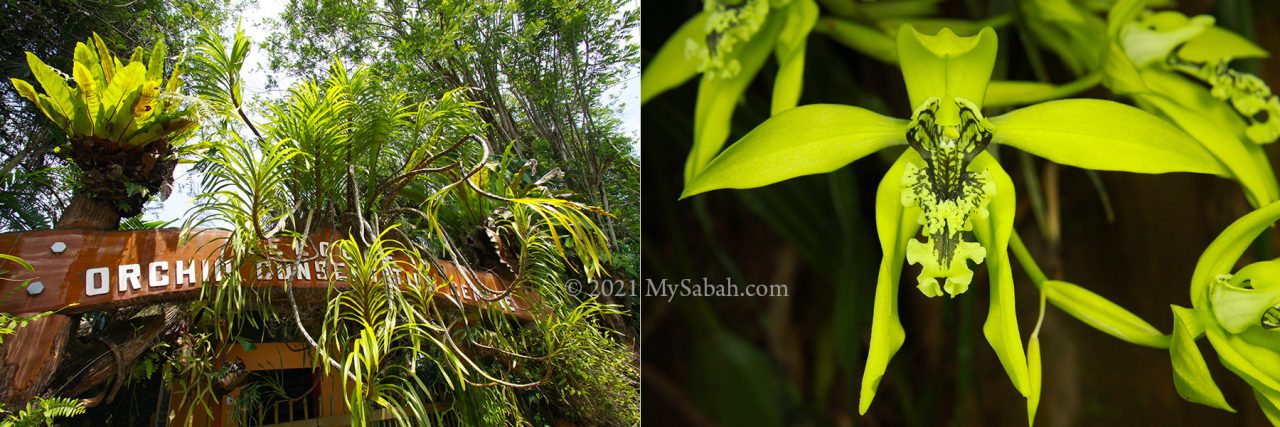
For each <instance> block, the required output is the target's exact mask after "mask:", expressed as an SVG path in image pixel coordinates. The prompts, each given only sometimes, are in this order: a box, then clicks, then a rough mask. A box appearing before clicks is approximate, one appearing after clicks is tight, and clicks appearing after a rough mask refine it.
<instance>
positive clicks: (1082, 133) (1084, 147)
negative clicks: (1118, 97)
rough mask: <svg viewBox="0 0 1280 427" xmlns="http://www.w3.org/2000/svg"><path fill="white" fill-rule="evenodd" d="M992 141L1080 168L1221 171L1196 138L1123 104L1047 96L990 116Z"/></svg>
mask: <svg viewBox="0 0 1280 427" xmlns="http://www.w3.org/2000/svg"><path fill="white" fill-rule="evenodd" d="M991 124H992V125H994V126H995V128H996V133H995V141H996V142H998V143H1001V144H1006V145H1010V146H1013V147H1016V148H1018V149H1020V150H1023V151H1026V152H1029V153H1031V154H1035V155H1037V156H1040V157H1044V158H1046V159H1049V160H1051V161H1053V162H1055V163H1060V164H1064V165H1070V166H1077V167H1081V168H1086V169H1097V170H1118V171H1128V172H1139V173H1165V172H1199V173H1211V174H1216V175H1226V174H1227V171H1226V170H1224V169H1223V168H1222V165H1221V164H1219V163H1218V161H1217V160H1215V159H1214V158H1213V156H1212V155H1210V154H1209V152H1207V151H1205V149H1204V148H1203V147H1201V146H1200V144H1198V143H1196V140H1194V139H1192V138H1191V137H1189V136H1187V134H1185V133H1183V132H1182V131H1180V130H1178V129H1177V128H1174V127H1173V126H1171V125H1169V124H1168V123H1166V122H1164V121H1163V120H1160V119H1159V118H1157V117H1155V116H1152V115H1151V114H1148V113H1146V112H1143V111H1142V110H1139V109H1137V108H1133V107H1130V106H1128V105H1124V104H1120V103H1116V102H1111V101H1102V100H1097V99H1067V100H1061V101H1050V102H1046V103H1042V104H1037V105H1032V106H1030V107H1026V108H1022V109H1018V110H1014V111H1011V112H1009V113H1008V114H1004V115H1001V116H997V117H993V118H991Z"/></svg>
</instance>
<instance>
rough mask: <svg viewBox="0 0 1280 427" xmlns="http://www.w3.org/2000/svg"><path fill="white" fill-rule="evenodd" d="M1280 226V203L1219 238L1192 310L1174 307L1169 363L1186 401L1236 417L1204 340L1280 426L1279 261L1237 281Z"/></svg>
mask: <svg viewBox="0 0 1280 427" xmlns="http://www.w3.org/2000/svg"><path fill="white" fill-rule="evenodd" d="M1278 219H1280V202H1275V203H1272V204H1269V205H1267V206H1263V207H1262V208H1260V209H1258V210H1257V211H1254V212H1253V213H1250V214H1248V215H1245V216H1244V217H1242V218H1240V219H1239V220H1237V221H1236V222H1235V223H1233V224H1231V226H1229V227H1227V229H1226V230H1224V231H1223V232H1222V234H1221V235H1219V236H1218V238H1217V239H1215V240H1214V241H1213V243H1211V244H1210V245H1209V247H1208V248H1207V249H1205V251H1204V254H1203V255H1201V256H1200V260H1199V261H1198V262H1197V263H1196V269H1195V272H1194V273H1193V274H1192V278H1191V306H1192V308H1186V307H1180V306H1177V305H1173V306H1172V308H1173V314H1174V328H1173V340H1172V342H1171V345H1170V347H1169V355H1170V357H1171V359H1172V362H1173V373H1174V385H1175V386H1176V388H1177V390H1178V394H1179V395H1181V396H1182V397H1183V398H1184V399H1187V400H1189V401H1192V402H1196V403H1200V404H1204V405H1207V406H1211V407H1214V408H1218V409H1223V410H1227V411H1231V412H1235V409H1232V407H1231V405H1230V404H1228V403H1227V401H1226V398H1225V397H1224V396H1223V395H1222V392H1221V391H1220V390H1219V389H1218V386H1217V384H1215V383H1214V381H1213V377H1212V376H1211V375H1210V374H1209V368H1208V366H1207V364H1206V363H1205V361H1204V356H1202V355H1201V354H1200V349H1199V348H1198V347H1197V346H1196V343H1195V341H1196V340H1197V339H1198V338H1200V337H1201V336H1204V337H1207V338H1208V339H1209V344H1210V345H1212V346H1213V348H1214V351H1215V352H1217V353H1218V358H1219V360H1221V361H1222V364H1223V366H1226V367H1227V369H1229V370H1230V371H1231V372H1233V373H1235V374H1236V375H1237V376H1239V377H1240V378H1241V379H1243V380H1245V382H1247V383H1248V384H1249V386H1250V387H1252V388H1253V391H1254V397H1255V398H1256V400H1257V402H1258V406H1259V407H1261V408H1262V411H1263V413H1265V414H1266V416H1267V419H1269V420H1270V421H1271V422H1272V423H1273V424H1280V329H1277V327H1280V259H1277V260H1271V261H1262V262H1256V263H1253V264H1250V265H1247V266H1245V267H1244V268H1241V269H1240V270H1238V271H1235V272H1234V273H1232V270H1233V268H1234V267H1235V265H1236V262H1237V261H1239V259H1240V257H1241V255H1243V254H1244V252H1245V251H1246V250H1248V248H1249V246H1250V244H1252V243H1253V241H1254V240H1256V239H1257V237H1258V235H1259V234H1260V233H1262V232H1263V231H1264V230H1267V229H1269V228H1270V227H1271V226H1272V224H1274V223H1275V222H1276V220H1278Z"/></svg>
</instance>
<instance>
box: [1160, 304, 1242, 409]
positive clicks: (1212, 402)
mask: <svg viewBox="0 0 1280 427" xmlns="http://www.w3.org/2000/svg"><path fill="white" fill-rule="evenodd" d="M1170 307H1172V308H1173V340H1172V342H1171V345H1170V346H1169V357H1170V359H1172V361H1173V385H1174V387H1175V388H1176V389H1177V390H1178V395H1179V396H1182V398H1183V399H1186V400H1187V401H1188V402H1195V403H1199V404H1201V405H1205V406H1209V407H1212V408H1218V409H1221V410H1224V411H1231V412H1235V411H1236V410H1235V409H1232V408H1231V405H1230V404H1228V403H1227V399H1226V398H1225V397H1223V396H1222V391H1221V390H1219V389H1218V385H1217V384H1215V383H1214V382H1213V376H1212V375H1211V374H1210V373H1209V366H1208V365H1206V364H1205V362H1204V356H1201V355H1200V348H1199V347H1196V341H1195V340H1196V338H1197V337H1199V336H1200V334H1201V333H1203V332H1204V326H1203V325H1202V324H1201V323H1200V321H1199V318H1198V316H1197V315H1196V312H1195V311H1193V310H1191V309H1189V308H1184V307H1179V306H1176V305H1171V306H1170Z"/></svg>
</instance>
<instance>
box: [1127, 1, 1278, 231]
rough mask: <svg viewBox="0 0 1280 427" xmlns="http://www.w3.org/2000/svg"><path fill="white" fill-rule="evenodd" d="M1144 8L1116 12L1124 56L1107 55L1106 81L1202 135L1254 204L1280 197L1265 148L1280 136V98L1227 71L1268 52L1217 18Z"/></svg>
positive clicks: (1137, 4) (1131, 4)
mask: <svg viewBox="0 0 1280 427" xmlns="http://www.w3.org/2000/svg"><path fill="white" fill-rule="evenodd" d="M1142 3H1143V2H1141V1H1125V2H1120V3H1117V5H1116V7H1115V8H1114V9H1112V13H1111V15H1110V16H1109V20H1110V22H1108V25H1109V26H1108V29H1109V33H1110V34H1111V36H1112V39H1113V41H1114V42H1113V44H1112V45H1113V49H1115V48H1116V47H1118V48H1119V49H1120V51H1121V53H1116V54H1113V55H1111V56H1108V58H1107V61H1108V62H1107V67H1106V70H1107V78H1105V79H1104V80H1103V83H1104V84H1105V85H1106V86H1107V87H1108V88H1109V89H1111V91H1112V92H1115V93H1119V94H1126V95H1130V96H1131V97H1132V98H1133V99H1134V101H1135V102H1136V103H1137V105H1138V106H1139V107H1141V108H1142V109H1144V110H1147V111H1150V112H1152V113H1155V114H1158V115H1161V116H1163V117H1165V118H1167V119H1168V120H1169V121H1171V122H1173V123H1174V124H1176V125H1177V126H1178V127H1180V128H1181V129H1182V130H1184V131H1186V132H1187V133H1188V134H1190V135H1191V136H1193V137H1195V138H1196V140H1198V141H1199V142H1200V143H1201V145H1203V146H1204V147H1205V149H1207V150H1209V152H1210V153H1212V154H1213V156H1214V157H1215V158H1217V159H1218V161H1220V162H1222V164H1223V165H1224V167H1226V169H1227V170H1229V171H1230V172H1231V176H1232V177H1233V178H1234V179H1235V180H1237V181H1238V182H1240V185H1241V186H1242V187H1244V190H1245V196H1246V197H1247V198H1248V199H1249V201H1250V203H1251V204H1253V206H1255V207H1258V206H1263V205H1267V204H1269V203H1271V202H1272V201H1275V200H1278V199H1280V185H1278V184H1277V182H1276V178H1275V173H1274V172H1273V171H1272V168H1271V162H1270V161H1269V160H1268V159H1267V157H1266V153H1265V152H1264V151H1263V150H1262V148H1261V147H1260V146H1258V144H1266V143H1270V142H1273V141H1275V140H1276V138H1277V137H1280V98H1277V97H1276V96H1275V95H1274V94H1272V93H1271V89H1270V88H1269V87H1268V86H1267V84H1266V83H1265V82H1263V81H1262V80H1261V79H1259V78H1258V77H1257V76H1253V75H1251V74H1246V73H1241V72H1238V71H1236V70H1234V69H1231V68H1230V67H1229V66H1228V64H1229V63H1230V62H1231V61H1232V60H1234V59H1240V58H1257V57H1265V56H1267V52H1266V51H1265V50H1263V49H1262V48H1260V47H1258V46H1257V45H1255V44H1253V43H1252V42H1250V41H1249V40H1248V39H1246V38H1244V37H1241V36H1239V35H1237V34H1235V33H1232V32H1230V31H1227V30H1225V29H1222V28H1220V27H1216V26H1214V18H1213V17H1212V16H1207V15H1201V16H1195V17H1187V16H1186V15H1183V14H1181V13H1178V12H1172V11H1163V12H1151V11H1146V10H1144V9H1142ZM1113 53H1115V52H1113ZM1206 85H1208V87H1207V88H1206V87H1205V86H1206Z"/></svg>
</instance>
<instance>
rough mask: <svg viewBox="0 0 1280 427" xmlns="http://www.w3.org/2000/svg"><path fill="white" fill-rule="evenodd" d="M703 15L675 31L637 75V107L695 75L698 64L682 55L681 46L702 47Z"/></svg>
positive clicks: (695, 16)
mask: <svg viewBox="0 0 1280 427" xmlns="http://www.w3.org/2000/svg"><path fill="white" fill-rule="evenodd" d="M707 13H708V12H706V11H703V12H701V13H699V14H697V15H694V17H693V18H692V19H690V20H689V21H688V22H685V23H684V25H681V26H680V29H678V30H676V32H675V34H672V35H671V38H669V39H667V42H666V43H663V44H662V47H661V48H659V49H658V53H657V54H656V55H654V56H653V59H651V60H649V66H648V67H646V68H645V70H644V73H643V74H641V75H640V104H641V105H644V103H646V102H649V100H650V99H653V97H655V96H658V95H659V94H662V93H663V92H666V91H668V90H671V89H672V88H675V87H676V86H680V85H681V84H684V82H685V81H688V80H689V79H691V78H693V76H696V75H698V65H699V64H698V61H696V60H693V59H690V58H689V57H688V56H687V55H685V45H686V44H687V42H688V41H689V40H693V41H694V42H695V43H702V44H704V45H705V44H706V43H707V39H706V29H705V28H704V27H706V25H707Z"/></svg>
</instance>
